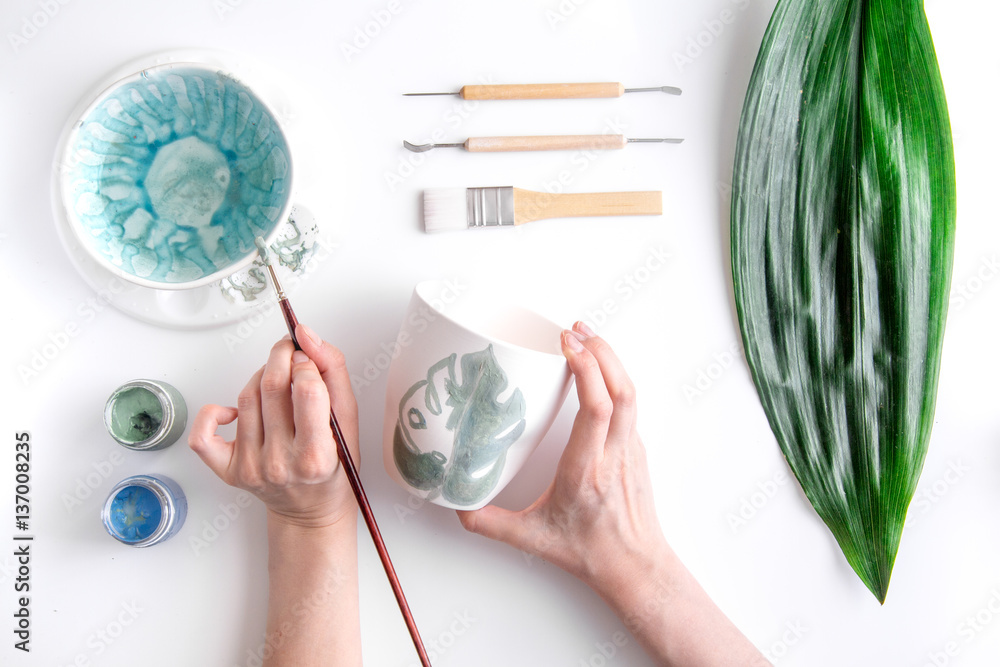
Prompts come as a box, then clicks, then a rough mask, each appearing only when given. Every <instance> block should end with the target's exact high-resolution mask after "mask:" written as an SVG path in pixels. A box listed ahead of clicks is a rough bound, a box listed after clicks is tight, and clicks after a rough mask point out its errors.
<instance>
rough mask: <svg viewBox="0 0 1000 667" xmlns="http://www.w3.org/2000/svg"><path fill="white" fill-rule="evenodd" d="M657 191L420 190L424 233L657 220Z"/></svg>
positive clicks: (659, 200) (659, 206) (660, 209)
mask: <svg viewBox="0 0 1000 667" xmlns="http://www.w3.org/2000/svg"><path fill="white" fill-rule="evenodd" d="M662 214H663V193H662V192H588V193H582V194H552V193H549V192H533V191H531V190H521V189H520V188H514V187H498V188H445V189H440V190H425V191H424V230H425V231H428V232H443V231H451V230H456V229H466V228H470V227H509V226H513V225H521V224H524V223H525V222H533V221H535V220H542V219H546V218H578V217H585V216H596V215H662Z"/></svg>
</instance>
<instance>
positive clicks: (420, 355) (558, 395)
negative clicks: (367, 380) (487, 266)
mask: <svg viewBox="0 0 1000 667" xmlns="http://www.w3.org/2000/svg"><path fill="white" fill-rule="evenodd" d="M561 331H562V327H560V326H559V325H557V324H555V323H554V322H551V321H549V320H547V319H545V318H544V317H542V316H540V315H538V314H537V313H534V312H532V311H529V310H527V309H524V308H521V307H519V306H516V305H514V304H510V303H505V302H503V301H501V300H498V299H496V298H494V297H492V296H486V295H484V294H482V293H478V292H476V291H475V290H469V289H466V290H456V289H455V288H454V286H453V285H450V284H448V283H444V282H438V281H429V282H423V283H420V284H419V285H417V287H416V288H415V289H414V291H413V298H412V299H411V300H410V305H409V308H408V309H407V311H406V316H405V318H404V319H403V325H402V328H401V329H400V332H399V336H398V337H397V339H396V348H395V349H394V353H395V358H394V359H393V361H392V365H391V367H390V369H389V376H388V386H387V388H386V410H385V418H384V427H383V450H382V452H383V462H384V464H385V469H386V471H387V472H388V473H389V475H390V476H391V477H392V478H393V479H394V480H396V482H397V483H398V484H400V485H401V486H402V487H403V488H405V489H406V490H408V491H409V492H410V493H412V494H414V495H416V496H419V497H421V498H423V499H425V500H429V501H430V502H433V503H436V504H438V505H441V506H443V507H450V508H453V509H466V510H471V509H478V508H480V507H483V506H484V505H486V504H487V503H489V502H490V501H491V500H492V499H493V498H494V497H495V496H496V495H497V494H498V493H499V492H500V491H501V489H503V487H504V486H506V484H507V483H508V482H510V480H511V479H512V478H513V477H514V475H516V474H517V472H518V471H519V470H520V469H521V466H522V465H524V462H525V461H526V460H527V459H528V457H529V456H530V455H531V453H532V452H533V451H534V450H535V448H536V447H537V446H538V443H539V442H541V440H542V438H543V437H544V435H545V433H546V432H547V431H548V430H549V427H550V426H551V425H552V422H553V420H555V418H556V415H557V414H558V412H559V409H560V407H561V406H562V404H563V402H564V401H565V399H566V395H567V393H568V392H569V388H570V385H571V382H572V374H571V373H570V371H569V366H568V365H567V364H566V359H565V358H564V357H563V355H562V352H561V350H560V347H559V335H560V332H561Z"/></svg>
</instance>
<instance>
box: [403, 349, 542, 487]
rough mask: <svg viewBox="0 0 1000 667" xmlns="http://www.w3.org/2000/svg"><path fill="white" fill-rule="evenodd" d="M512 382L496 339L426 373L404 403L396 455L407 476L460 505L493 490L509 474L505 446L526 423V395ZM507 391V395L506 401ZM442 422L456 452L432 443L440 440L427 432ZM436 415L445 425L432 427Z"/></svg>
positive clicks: (438, 420) (517, 434)
mask: <svg viewBox="0 0 1000 667" xmlns="http://www.w3.org/2000/svg"><path fill="white" fill-rule="evenodd" d="M456 364H458V368H456ZM458 371H460V373H461V379H459V378H458V375H457V372H458ZM507 385H508V379H507V374H506V373H505V372H504V370H503V368H501V367H500V364H499V363H498V362H497V358H496V355H495V354H494V353H493V346H492V345H489V346H488V347H487V348H486V349H485V350H481V351H479V352H470V353H468V354H464V355H462V357H461V360H459V357H458V354H457V353H456V354H452V355H450V356H448V357H445V358H444V359H442V360H441V361H439V362H437V363H436V364H434V365H433V366H431V367H430V369H428V371H427V377H426V379H423V380H420V381H418V382H417V383H415V384H414V385H413V386H412V387H410V388H409V389H408V390H407V391H406V393H405V394H404V395H403V398H402V400H400V402H399V418H398V420H397V422H396V428H395V433H394V435H393V459H394V461H395V463H396V469H397V470H399V473H400V475H402V476H403V479H405V480H406V482H407V483H408V484H409V485H410V486H412V487H413V488H415V489H419V490H421V491H427V492H429V493H428V497H430V498H435V497H437V496H438V495H441V496H442V497H443V498H444V499H445V500H447V501H448V502H451V503H453V504H455V505H462V506H471V505H474V504H476V503H478V502H480V501H482V500H483V499H484V498H486V497H488V496H489V494H490V493H491V492H492V491H493V489H494V488H496V485H497V483H498V482H499V481H500V476H501V475H502V474H503V468H504V464H505V463H506V461H507V450H508V449H510V447H511V445H513V444H514V443H515V442H516V441H517V439H518V438H519V437H521V434H522V433H523V432H524V428H525V423H526V422H525V419H524V413H525V402H524V395H523V394H522V393H521V390H520V389H518V388H514V390H513V391H512V392H507ZM505 393H509V396H508V397H507V398H506V399H505V400H501V398H500V397H501V395H503V394H505ZM446 412H447V414H446ZM441 421H443V422H444V424H443V427H444V430H446V431H449V432H451V434H452V447H451V452H450V459H449V457H448V456H446V455H445V454H444V453H443V452H441V451H438V450H437V449H434V447H435V446H436V445H437V444H438V443H434V442H432V441H427V439H426V438H427V436H429V435H430V434H431V433H439V432H440V430H441V429H440V422H441ZM433 422H438V425H439V428H438V429H435V430H429V429H428V426H429V425H430V424H432V423H433ZM418 441H419V442H418ZM421 445H423V446H421Z"/></svg>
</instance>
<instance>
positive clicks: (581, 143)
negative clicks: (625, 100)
mask: <svg viewBox="0 0 1000 667" xmlns="http://www.w3.org/2000/svg"><path fill="white" fill-rule="evenodd" d="M683 141H684V140H683V139H629V138H627V137H624V136H622V135H620V134H563V135H546V136H525V137H469V138H468V139H466V140H465V141H464V142H462V143H453V144H411V143H410V142H409V141H404V142H403V147H404V148H406V150H409V151H413V152H414V153H423V152H425V151H429V150H431V149H432V148H464V149H465V150H467V151H469V152H470V153H511V152H514V151H575V150H615V149H619V148H625V146H627V145H628V144H679V143H682V142H683Z"/></svg>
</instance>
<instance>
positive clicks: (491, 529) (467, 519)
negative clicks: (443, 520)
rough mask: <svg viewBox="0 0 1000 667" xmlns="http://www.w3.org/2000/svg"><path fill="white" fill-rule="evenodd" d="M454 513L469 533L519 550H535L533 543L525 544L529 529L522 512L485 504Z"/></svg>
mask: <svg viewBox="0 0 1000 667" xmlns="http://www.w3.org/2000/svg"><path fill="white" fill-rule="evenodd" d="M456 514H458V520H459V521H461V522H462V527H464V528H465V529H466V530H467V531H469V532H470V533H475V534H477V535H482V536H483V537H488V538H489V539H491V540H497V541H498V542H504V543H506V544H509V545H510V546H512V547H514V548H515V549H520V550H521V551H531V552H532V553H534V552H535V549H534V548H533V547H534V545H528V544H527V543H528V542H529V540H528V536H529V534H530V533H531V531H529V530H527V529H526V528H525V517H524V516H523V514H524V513H523V512H511V511H510V510H505V509H503V508H502V507H497V506H496V505H487V506H486V507H484V508H482V509H478V510H474V511H471V512H470V511H466V510H457V511H456ZM526 546H527V547H531V548H526Z"/></svg>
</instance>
